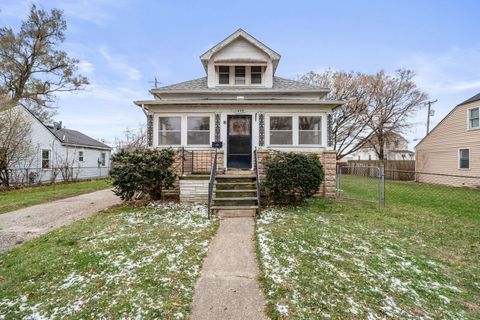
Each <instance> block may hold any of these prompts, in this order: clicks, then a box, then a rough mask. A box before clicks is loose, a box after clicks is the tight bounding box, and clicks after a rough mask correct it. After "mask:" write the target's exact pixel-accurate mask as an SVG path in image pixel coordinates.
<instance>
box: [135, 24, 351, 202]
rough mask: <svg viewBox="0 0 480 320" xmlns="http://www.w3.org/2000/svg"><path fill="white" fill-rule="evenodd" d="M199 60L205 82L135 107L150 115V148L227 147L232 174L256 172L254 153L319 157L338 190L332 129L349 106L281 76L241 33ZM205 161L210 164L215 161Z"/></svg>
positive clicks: (223, 158) (161, 92) (157, 92)
mask: <svg viewBox="0 0 480 320" xmlns="http://www.w3.org/2000/svg"><path fill="white" fill-rule="evenodd" d="M200 60H201V63H202V65H203V67H204V69H205V73H206V76H205V77H203V78H199V79H195V80H190V81H185V82H181V83H177V84H172V85H169V86H165V87H161V88H156V89H152V90H150V93H151V94H152V95H153V99H151V100H141V101H135V104H136V105H138V106H139V107H141V108H142V109H143V110H144V112H145V113H146V115H147V124H148V126H147V133H148V144H149V145H150V146H152V147H158V148H164V147H174V148H180V149H182V148H183V149H184V150H190V151H191V150H193V151H195V152H197V153H196V154H199V153H200V151H201V150H210V149H211V146H212V143H213V142H222V144H223V145H222V147H221V148H220V149H219V151H220V157H219V161H220V166H221V167H223V168H225V169H226V170H230V169H245V170H251V169H252V168H253V166H254V150H257V154H259V153H267V152H271V151H273V150H275V151H295V152H310V153H316V154H318V156H319V158H320V159H321V160H322V161H323V162H324V166H325V167H326V168H327V172H326V176H327V178H326V183H328V185H327V187H328V188H330V191H328V192H333V193H334V192H335V190H334V189H335V153H334V150H333V147H332V139H331V138H332V137H331V134H330V130H329V129H330V128H331V125H332V120H331V113H332V110H333V109H334V108H336V107H338V106H339V105H341V104H342V102H340V101H332V100H328V99H327V98H326V95H327V93H328V92H329V91H330V90H329V89H328V88H320V87H315V86H312V85H308V84H305V83H302V82H298V81H293V80H289V79H285V78H281V77H277V76H276V75H275V72H276V70H277V66H278V64H279V61H280V55H279V54H278V53H277V52H275V51H273V50H272V49H270V48H269V47H267V46H266V45H265V44H263V43H262V42H260V41H258V40H257V39H255V38H254V37H253V36H251V35H250V34H248V33H247V32H245V31H243V30H242V29H239V30H237V31H236V32H234V33H233V34H232V35H230V36H229V37H227V38H226V39H224V40H223V41H221V42H220V43H218V44H217V45H215V46H214V47H212V48H211V49H209V50H208V51H207V52H205V53H204V54H203V55H202V56H201V57H200ZM332 155H333V156H332ZM199 156H200V155H199ZM327 158H328V161H327V160H326V159H327ZM202 159H206V161H205V163H208V156H207V157H206V158H205V157H203V158H202ZM327 162H328V163H327ZM328 192H327V193H328Z"/></svg>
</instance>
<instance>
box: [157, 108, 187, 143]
mask: <svg viewBox="0 0 480 320" xmlns="http://www.w3.org/2000/svg"><path fill="white" fill-rule="evenodd" d="M156 118H157V119H156V127H157V131H156V139H157V146H159V147H163V148H166V147H181V146H182V140H183V128H184V124H183V117H182V115H181V114H160V115H158V116H157V117H156ZM160 118H180V144H160V136H159V135H160ZM168 131H172V132H178V130H168Z"/></svg>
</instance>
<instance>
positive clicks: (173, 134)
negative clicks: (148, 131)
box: [158, 117, 182, 146]
mask: <svg viewBox="0 0 480 320" xmlns="http://www.w3.org/2000/svg"><path fill="white" fill-rule="evenodd" d="M158 144H159V145H161V146H171V145H181V144H182V118H181V117H160V118H159V126H158Z"/></svg>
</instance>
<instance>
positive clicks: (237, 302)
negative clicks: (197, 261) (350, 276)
mask: <svg viewBox="0 0 480 320" xmlns="http://www.w3.org/2000/svg"><path fill="white" fill-rule="evenodd" d="M254 230H255V221H254V219H253V218H251V217H243V218H225V219H222V220H221V221H220V228H219V230H218V233H217V235H216V236H215V238H214V239H213V241H212V244H211V245H210V249H209V252H208V255H207V258H206V259H205V262H204V264H203V269H202V273H201V275H200V279H199V280H198V282H197V285H196V287H195V295H194V298H193V308H192V314H191V315H190V318H191V319H193V320H203V319H205V320H207V319H209V320H215V319H225V320H226V319H245V320H250V319H266V317H265V315H264V305H265V299H264V297H263V293H262V291H261V290H260V285H259V283H258V280H257V276H258V265H257V261H256V254H255V243H254V239H253V237H254Z"/></svg>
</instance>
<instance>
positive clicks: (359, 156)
mask: <svg viewBox="0 0 480 320" xmlns="http://www.w3.org/2000/svg"><path fill="white" fill-rule="evenodd" d="M375 150H378V140H377V139H376V138H375V137H373V138H372V139H370V141H369V142H368V143H366V144H365V146H364V147H363V148H361V149H359V150H357V151H356V152H354V153H352V154H350V155H349V156H348V157H346V160H379V159H378V155H377V152H376V151H375ZM384 153H385V159H384V160H415V152H413V151H410V150H408V140H407V139H405V138H404V137H403V136H401V135H400V134H398V133H394V132H392V133H390V134H388V135H387V137H386V141H385V145H384Z"/></svg>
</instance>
